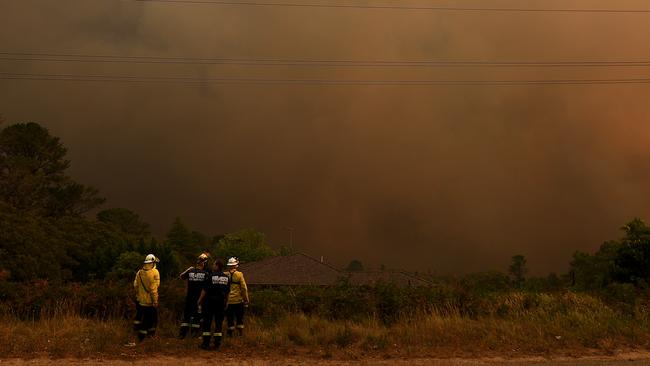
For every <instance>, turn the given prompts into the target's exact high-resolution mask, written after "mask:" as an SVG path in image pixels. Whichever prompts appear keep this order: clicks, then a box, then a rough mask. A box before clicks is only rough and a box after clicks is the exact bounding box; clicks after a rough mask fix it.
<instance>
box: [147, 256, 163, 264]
mask: <svg viewBox="0 0 650 366" xmlns="http://www.w3.org/2000/svg"><path fill="white" fill-rule="evenodd" d="M154 262H155V263H158V262H160V259H158V258H156V256H155V255H153V254H148V255H147V256H146V257H145V258H144V263H145V264H148V263H154Z"/></svg>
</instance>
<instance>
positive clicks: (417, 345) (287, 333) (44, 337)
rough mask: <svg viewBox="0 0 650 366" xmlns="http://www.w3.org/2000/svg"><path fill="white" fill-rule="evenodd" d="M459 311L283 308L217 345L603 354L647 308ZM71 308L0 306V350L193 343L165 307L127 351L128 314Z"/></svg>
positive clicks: (175, 348)
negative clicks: (27, 315) (35, 311)
mask: <svg viewBox="0 0 650 366" xmlns="http://www.w3.org/2000/svg"><path fill="white" fill-rule="evenodd" d="M481 307H482V308H481V310H482V311H481V312H480V314H478V313H475V314H474V315H467V314H464V310H463V309H461V308H459V307H458V306H457V305H453V304H451V303H447V304H444V303H443V304H440V305H437V306H431V307H430V308H429V309H428V310H427V311H424V310H422V309H421V310H417V313H408V312H402V313H401V315H399V316H397V317H395V318H394V319H393V321H391V322H389V323H386V322H385V321H381V320H379V318H378V317H377V316H374V315H373V316H368V315H366V316H365V317H357V318H356V319H355V320H344V319H327V318H324V317H322V316H320V315H305V314H303V313H301V312H291V313H288V314H286V315H280V316H276V317H273V318H272V319H271V318H269V317H266V316H263V315H256V316H251V317H250V318H249V321H248V325H247V331H246V335H245V337H244V338H243V339H234V340H229V341H227V342H226V343H225V344H224V347H223V350H222V351H223V352H224V353H226V354H239V353H241V354H250V353H254V354H262V355H263V354H276V355H277V354H280V355H282V354H291V353H295V352H301V353H303V354H307V355H312V356H315V357H345V358H356V357H367V356H376V357H401V356H404V357H422V356H440V357H450V356H478V355H481V356H484V355H495V354H499V355H506V356H507V355H513V356H514V355H524V354H525V355H530V354H548V355H552V354H554V355H567V354H568V355H582V354H594V353H599V354H608V353H612V352H615V351H616V350H618V349H626V348H637V349H638V348H646V347H647V346H648V345H649V344H650V310H648V309H647V308H646V307H645V306H644V305H642V304H640V303H637V304H636V305H633V306H631V307H617V306H612V305H609V304H606V303H604V302H603V301H601V300H599V299H597V298H595V297H592V296H590V295H586V294H575V293H571V292H563V293H554V294H526V293H517V292H514V293H509V294H500V295H496V296H493V297H492V298H490V299H489V301H485V302H483V303H482V304H481ZM77 314H78V310H77V305H74V304H66V303H59V304H58V305H57V306H53V307H51V308H49V309H42V310H41V313H40V319H39V320H26V319H24V318H23V319H19V317H17V316H14V315H11V313H10V312H9V313H6V314H5V315H3V316H2V318H1V322H0V357H36V356H49V357H66V356H72V357H131V356H133V355H135V354H142V352H141V351H142V349H144V350H146V351H147V353H152V352H153V353H155V354H160V355H187V354H189V353H190V352H197V351H196V347H197V345H198V340H185V341H180V340H176V339H174V336H175V335H176V332H177V328H176V326H177V323H176V321H175V320H174V318H175V317H176V315H175V314H173V312H171V311H168V310H163V311H162V315H161V318H162V319H161V325H160V328H159V338H158V339H157V340H149V341H146V342H145V343H144V344H143V345H140V346H138V347H136V348H128V347H125V346H124V344H125V343H127V342H129V341H132V332H131V328H130V321H129V320H128V319H116V318H114V317H108V318H105V319H103V320H102V319H99V318H93V317H90V318H89V317H82V316H79V315H77Z"/></svg>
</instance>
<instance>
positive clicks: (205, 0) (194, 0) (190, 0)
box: [133, 0, 650, 14]
mask: <svg viewBox="0 0 650 366" xmlns="http://www.w3.org/2000/svg"><path fill="white" fill-rule="evenodd" d="M133 1H136V2H142V3H168V4H203V5H229V6H258V7H292V8H332V9H383V10H428V11H451V12H511V13H610V14H616V13H619V14H626V13H628V14H629V13H650V9H648V10H646V9H627V10H626V9H575V8H560V9H535V8H533V9H530V8H493V7H485V8H475V7H470V8H466V7H455V6H406V5H354V4H322V3H321V4H318V3H291V2H257V1H229V0H133Z"/></svg>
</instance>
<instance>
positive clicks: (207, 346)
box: [200, 332, 212, 349]
mask: <svg viewBox="0 0 650 366" xmlns="http://www.w3.org/2000/svg"><path fill="white" fill-rule="evenodd" d="M211 336H212V334H211V333H209V332H208V333H207V335H206V332H204V333H203V337H202V338H203V343H201V346H200V347H201V349H210V338H211Z"/></svg>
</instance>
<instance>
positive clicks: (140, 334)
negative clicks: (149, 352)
mask: <svg viewBox="0 0 650 366" xmlns="http://www.w3.org/2000/svg"><path fill="white" fill-rule="evenodd" d="M146 337H147V331H146V330H140V331H138V342H142V341H144V339H145V338H146Z"/></svg>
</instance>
